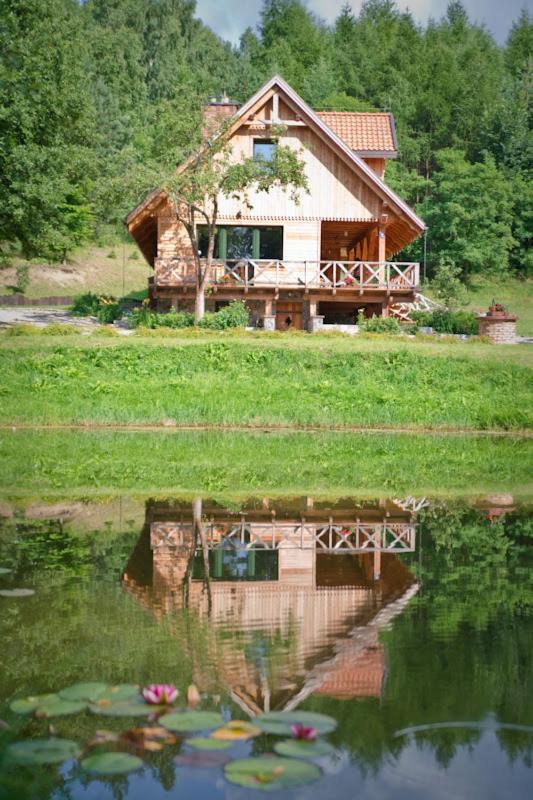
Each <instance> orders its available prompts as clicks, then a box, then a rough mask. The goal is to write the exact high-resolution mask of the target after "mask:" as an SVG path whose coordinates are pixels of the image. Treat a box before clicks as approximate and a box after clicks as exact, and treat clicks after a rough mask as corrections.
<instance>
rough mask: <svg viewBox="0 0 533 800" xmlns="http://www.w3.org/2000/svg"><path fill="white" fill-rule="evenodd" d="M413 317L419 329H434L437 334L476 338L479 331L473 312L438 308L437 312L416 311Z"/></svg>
mask: <svg viewBox="0 0 533 800" xmlns="http://www.w3.org/2000/svg"><path fill="white" fill-rule="evenodd" d="M411 316H412V319H413V322H415V323H416V324H417V326H418V327H428V328H433V330H434V331H436V332H437V333H458V334H466V335H468V336H475V335H476V334H477V332H478V330H479V324H478V321H477V318H476V316H475V314H473V313H472V312H471V311H448V310H446V309H443V308H437V309H435V311H414V312H413V313H412V314H411Z"/></svg>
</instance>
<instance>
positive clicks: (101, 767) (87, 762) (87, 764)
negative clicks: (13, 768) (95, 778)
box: [81, 753, 143, 775]
mask: <svg viewBox="0 0 533 800" xmlns="http://www.w3.org/2000/svg"><path fill="white" fill-rule="evenodd" d="M142 765H143V762H142V760H141V759H140V758H138V756H132V755H130V754H129V753H94V755H92V756H87V758H84V759H83V761H82V762H81V767H82V769H84V770H85V771H86V772H91V773H93V774H94V775H124V774H125V773H126V772H133V770H135V769H140V767H142Z"/></svg>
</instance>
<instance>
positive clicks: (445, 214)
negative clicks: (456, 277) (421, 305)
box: [419, 149, 514, 279]
mask: <svg viewBox="0 0 533 800" xmlns="http://www.w3.org/2000/svg"><path fill="white" fill-rule="evenodd" d="M436 163H437V170H436V171H435V172H434V173H433V178H432V181H431V194H430V196H428V197H427V198H426V199H425V200H424V202H423V203H422V204H421V205H420V207H419V210H420V213H421V215H422V218H423V219H424V220H425V221H426V223H427V224H428V226H429V234H428V254H429V265H430V268H431V269H432V270H435V268H436V266H437V264H438V263H440V262H442V261H446V262H447V263H449V264H452V265H455V266H457V267H459V268H460V270H461V274H462V277H463V278H464V279H467V278H468V277H469V275H471V274H473V273H487V272H492V273H500V274H501V273H502V272H505V271H506V270H507V269H508V267H509V252H510V250H511V248H512V247H513V245H514V239H513V236H512V231H511V221H512V213H511V210H512V198H511V187H510V184H509V181H508V179H507V178H506V176H505V175H503V174H502V173H501V172H500V171H499V170H498V168H497V167H496V164H495V162H494V159H493V157H492V156H490V155H488V154H487V155H485V159H484V161H481V162H479V163H476V164H471V163H469V162H468V161H467V160H466V158H465V156H464V153H460V152H458V151H456V150H451V149H447V150H442V151H441V152H440V153H438V155H437V156H436Z"/></svg>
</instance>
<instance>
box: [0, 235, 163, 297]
mask: <svg viewBox="0 0 533 800" xmlns="http://www.w3.org/2000/svg"><path fill="white" fill-rule="evenodd" d="M20 264H28V262H27V261H24V260H23V259H20V258H14V259H13V262H12V264H11V265H10V266H4V267H2V269H0V295H2V294H11V293H12V292H13V291H14V289H15V287H16V284H17V266H19V265H20ZM151 273H152V269H151V268H150V267H149V266H148V264H147V263H146V261H145V260H144V259H143V258H142V256H141V255H140V254H139V251H138V249H137V246H136V245H134V244H129V243H127V244H123V243H122V242H117V243H116V244H110V245H106V246H102V247H99V246H96V245H92V246H87V247H80V248H79V249H78V250H76V251H75V253H73V254H72V255H71V256H70V257H69V260H68V263H67V264H52V263H48V262H45V261H44V262H43V261H37V260H36V261H35V262H32V263H30V264H29V265H28V286H27V288H26V289H25V291H24V294H25V295H26V296H27V297H49V296H50V295H60V296H66V297H68V296H72V297H75V296H76V295H79V294H84V293H85V292H94V293H96V294H112V295H116V296H121V295H123V294H128V293H129V292H133V291H142V290H143V289H146V288H147V281H148V275H149V274H151Z"/></svg>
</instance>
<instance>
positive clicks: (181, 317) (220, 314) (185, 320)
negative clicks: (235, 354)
mask: <svg viewBox="0 0 533 800" xmlns="http://www.w3.org/2000/svg"><path fill="white" fill-rule="evenodd" d="M130 319H131V323H132V325H133V327H135V328H140V327H142V328H149V329H155V328H174V329H180V328H190V327H192V326H193V325H194V314H190V313H189V312H188V311H168V312H166V313H163V314H161V313H158V312H157V311H151V310H150V309H149V308H147V307H146V306H143V307H142V308H138V309H134V311H133V314H132V315H131V318H130ZM247 324H248V310H247V309H246V305H245V304H244V303H243V302H242V301H240V300H235V301H234V302H232V303H230V304H229V305H227V306H224V307H223V308H221V309H220V311H215V312H214V313H207V314H205V316H204V318H203V319H202V320H201V322H200V327H202V328H208V329H211V330H218V331H223V330H227V329H228V328H244V327H246V325H247Z"/></svg>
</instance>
